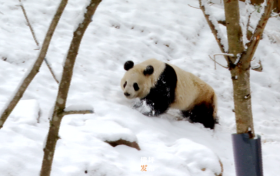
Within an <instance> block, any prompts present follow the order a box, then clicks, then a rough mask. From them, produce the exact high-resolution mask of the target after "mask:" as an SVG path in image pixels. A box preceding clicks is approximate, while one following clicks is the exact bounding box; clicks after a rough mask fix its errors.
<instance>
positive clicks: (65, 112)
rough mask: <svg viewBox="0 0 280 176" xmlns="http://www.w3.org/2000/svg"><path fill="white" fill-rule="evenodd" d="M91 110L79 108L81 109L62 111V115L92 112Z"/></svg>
mask: <svg viewBox="0 0 280 176" xmlns="http://www.w3.org/2000/svg"><path fill="white" fill-rule="evenodd" d="M92 113H93V110H81V111H64V112H63V116H65V115H72V114H92Z"/></svg>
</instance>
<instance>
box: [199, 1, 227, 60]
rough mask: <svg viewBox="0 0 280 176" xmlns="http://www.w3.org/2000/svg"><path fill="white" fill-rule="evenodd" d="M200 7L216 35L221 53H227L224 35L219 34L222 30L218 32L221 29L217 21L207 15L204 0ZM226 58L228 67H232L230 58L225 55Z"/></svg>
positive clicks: (200, 2)
mask: <svg viewBox="0 0 280 176" xmlns="http://www.w3.org/2000/svg"><path fill="white" fill-rule="evenodd" d="M199 6H200V9H201V10H202V13H203V15H204V17H205V19H206V21H207V23H208V25H209V27H210V29H211V31H212V33H213V35H214V37H215V39H216V41H217V44H218V46H219V48H220V50H221V52H222V53H226V49H225V46H224V44H223V43H222V39H221V37H222V36H221V35H222V34H220V36H219V34H218V32H219V31H220V32H221V30H219V31H218V30H217V29H219V26H218V22H217V20H216V19H214V18H212V17H211V16H210V15H209V14H206V12H205V4H202V0H199ZM210 19H211V20H210ZM215 20H216V21H215ZM213 21H215V22H213ZM215 24H216V25H215ZM224 58H225V59H226V61H227V62H228V65H230V64H231V61H230V59H229V57H227V56H226V55H224Z"/></svg>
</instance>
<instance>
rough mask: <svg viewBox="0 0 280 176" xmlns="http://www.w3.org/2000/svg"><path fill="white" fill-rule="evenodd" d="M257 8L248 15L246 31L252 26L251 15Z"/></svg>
mask: <svg viewBox="0 0 280 176" xmlns="http://www.w3.org/2000/svg"><path fill="white" fill-rule="evenodd" d="M255 11H256V10H254V11H253V12H251V13H250V14H249V16H248V22H247V25H246V32H248V31H249V27H250V19H251V16H252V14H253V13H254V12H255Z"/></svg>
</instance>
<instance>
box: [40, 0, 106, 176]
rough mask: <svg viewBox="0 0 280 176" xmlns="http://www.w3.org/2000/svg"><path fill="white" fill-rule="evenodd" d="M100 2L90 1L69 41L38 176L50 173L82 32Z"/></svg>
mask: <svg viewBox="0 0 280 176" xmlns="http://www.w3.org/2000/svg"><path fill="white" fill-rule="evenodd" d="M100 2H101V0H91V1H90V4H89V5H88V6H87V8H86V9H87V10H86V13H85V14H84V20H83V22H82V23H80V24H79V26H78V28H77V29H76V31H75V32H74V36H73V39H72V41H71V45H70V48H69V50H68V54H67V57H66V60H65V64H64V67H63V74H62V78H61V81H60V84H59V90H58V95H57V98H56V102H55V107H54V111H53V114H52V119H51V121H50V129H49V133H48V137H47V142H46V146H45V148H44V158H43V162H42V168H41V173H40V176H49V175H50V173H51V166H52V162H53V156H54V152H55V146H56V142H57V140H58V139H59V135H58V133H59V128H60V123H61V120H62V118H63V116H64V115H65V114H69V112H64V109H65V104H66V100H67V95H68V91H69V87H70V83H71V79H72V75H73V68H74V64H75V60H76V57H77V54H78V51H79V47H80V43H81V40H82V37H83V35H84V32H85V30H86V28H87V27H88V25H89V23H90V22H91V17H92V15H93V14H94V12H95V10H96V8H97V6H98V5H99V3H100ZM86 112H87V111H83V112H82V113H86ZM75 114H77V113H75Z"/></svg>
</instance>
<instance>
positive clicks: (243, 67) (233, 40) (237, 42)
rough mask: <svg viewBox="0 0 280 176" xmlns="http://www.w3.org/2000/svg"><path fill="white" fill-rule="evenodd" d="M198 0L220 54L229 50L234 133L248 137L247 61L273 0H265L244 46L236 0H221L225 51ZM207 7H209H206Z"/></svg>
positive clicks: (251, 130) (250, 127) (251, 129)
mask: <svg viewBox="0 0 280 176" xmlns="http://www.w3.org/2000/svg"><path fill="white" fill-rule="evenodd" d="M199 1H200V8H201V9H202V11H203V14H204V16H205V19H206V20H207V22H208V24H210V25H209V26H210V29H211V30H212V33H213V34H214V36H215V38H216V41H217V43H218V45H219V47H220V48H221V51H222V52H223V54H230V55H232V56H230V55H228V56H227V57H225V58H226V60H227V62H228V68H229V70H230V73H231V79H232V83H233V94H234V95H233V97H234V109H235V118H236V130H237V133H238V134H242V133H249V135H250V137H251V138H252V137H254V136H255V133H254V126H253V115H252V107H251V90H250V67H251V65H250V62H251V60H252V58H253V56H254V54H255V51H256V48H257V46H258V43H259V41H260V39H261V35H262V33H263V31H264V28H265V26H266V24H267V21H268V19H269V17H270V14H271V11H272V7H273V1H275V0H267V5H266V7H265V10H264V13H263V14H262V17H261V19H260V20H259V22H258V25H257V27H256V29H255V31H254V33H253V34H252V37H251V39H250V42H249V43H247V44H246V46H247V49H246V50H245V49H244V44H243V41H242V30H241V26H240V21H239V18H240V17H239V16H240V14H239V6H238V0H224V6H225V16H226V27H227V36H228V45H229V46H228V47H229V48H228V53H225V49H224V46H223V45H222V44H221V41H220V40H217V38H219V36H218V33H217V31H216V29H217V28H218V27H217V26H215V23H214V22H213V20H215V19H213V17H212V20H210V17H209V15H207V14H206V13H205V11H206V10H205V8H206V7H205V3H204V4H203V3H202V2H201V1H202V0H199ZM208 10H209V9H208Z"/></svg>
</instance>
